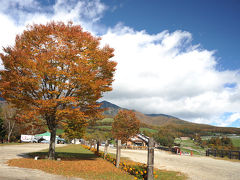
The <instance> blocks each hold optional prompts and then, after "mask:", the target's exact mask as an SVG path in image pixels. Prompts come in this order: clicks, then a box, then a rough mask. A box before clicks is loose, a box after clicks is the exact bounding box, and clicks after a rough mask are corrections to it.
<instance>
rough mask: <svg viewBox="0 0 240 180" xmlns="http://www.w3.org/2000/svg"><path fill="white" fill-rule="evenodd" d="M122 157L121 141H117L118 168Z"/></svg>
mask: <svg viewBox="0 0 240 180" xmlns="http://www.w3.org/2000/svg"><path fill="white" fill-rule="evenodd" d="M120 157H121V140H117V154H116V167H117V168H118V167H119V163H120Z"/></svg>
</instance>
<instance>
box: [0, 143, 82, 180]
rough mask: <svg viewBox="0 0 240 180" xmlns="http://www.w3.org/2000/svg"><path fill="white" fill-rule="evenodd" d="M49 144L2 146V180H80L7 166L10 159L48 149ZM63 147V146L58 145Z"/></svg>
mask: <svg viewBox="0 0 240 180" xmlns="http://www.w3.org/2000/svg"><path fill="white" fill-rule="evenodd" d="M48 146H49V145H48V144H31V143H29V144H23V145H9V146H0V180H80V178H67V177H64V176H57V175H53V174H48V173H45V172H43V171H40V170H35V169H26V168H18V167H10V166H8V165H7V164H6V162H7V161H8V160H9V159H14V158H22V157H24V153H27V152H35V151H39V150H42V149H46V148H48ZM57 146H63V145H60V144H59V145H57Z"/></svg>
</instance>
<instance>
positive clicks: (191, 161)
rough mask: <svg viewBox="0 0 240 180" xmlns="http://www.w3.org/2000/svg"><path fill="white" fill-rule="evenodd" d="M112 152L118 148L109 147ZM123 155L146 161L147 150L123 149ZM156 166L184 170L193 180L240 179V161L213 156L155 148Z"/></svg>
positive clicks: (142, 161) (138, 160) (137, 160)
mask: <svg viewBox="0 0 240 180" xmlns="http://www.w3.org/2000/svg"><path fill="white" fill-rule="evenodd" d="M109 151H110V152H112V153H115V152H116V149H111V148H109ZM121 156H123V157H129V158H130V159H132V160H133V161H136V162H141V163H146V162H147V151H145V150H124V149H122V150H121ZM154 157H155V158H154V161H155V162H154V166H155V167H157V168H159V169H165V170H172V171H178V172H183V173H185V174H187V175H188V177H189V179H191V180H240V174H239V173H240V161H239V162H232V161H226V160H218V159H214V158H211V157H205V156H203V157H199V156H198V157H196V156H195V157H194V156H193V157H191V156H180V155H175V154H171V153H168V152H165V151H160V150H155V156H154Z"/></svg>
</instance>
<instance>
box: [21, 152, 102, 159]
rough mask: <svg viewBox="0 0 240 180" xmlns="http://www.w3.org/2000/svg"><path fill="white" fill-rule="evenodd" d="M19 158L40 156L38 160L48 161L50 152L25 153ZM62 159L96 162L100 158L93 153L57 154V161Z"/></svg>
mask: <svg viewBox="0 0 240 180" xmlns="http://www.w3.org/2000/svg"><path fill="white" fill-rule="evenodd" d="M18 156H20V157H23V158H35V157H36V156H38V159H48V152H33V153H26V154H25V153H24V154H18ZM57 158H61V160H67V161H79V160H95V159H96V158H98V157H97V156H96V155H95V154H92V153H71V152H56V159H57Z"/></svg>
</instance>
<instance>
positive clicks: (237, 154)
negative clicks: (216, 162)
mask: <svg viewBox="0 0 240 180" xmlns="http://www.w3.org/2000/svg"><path fill="white" fill-rule="evenodd" d="M210 155H212V156H214V157H222V158H224V157H228V158H229V159H239V160H240V151H231V150H217V149H208V150H206V156H210Z"/></svg>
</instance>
